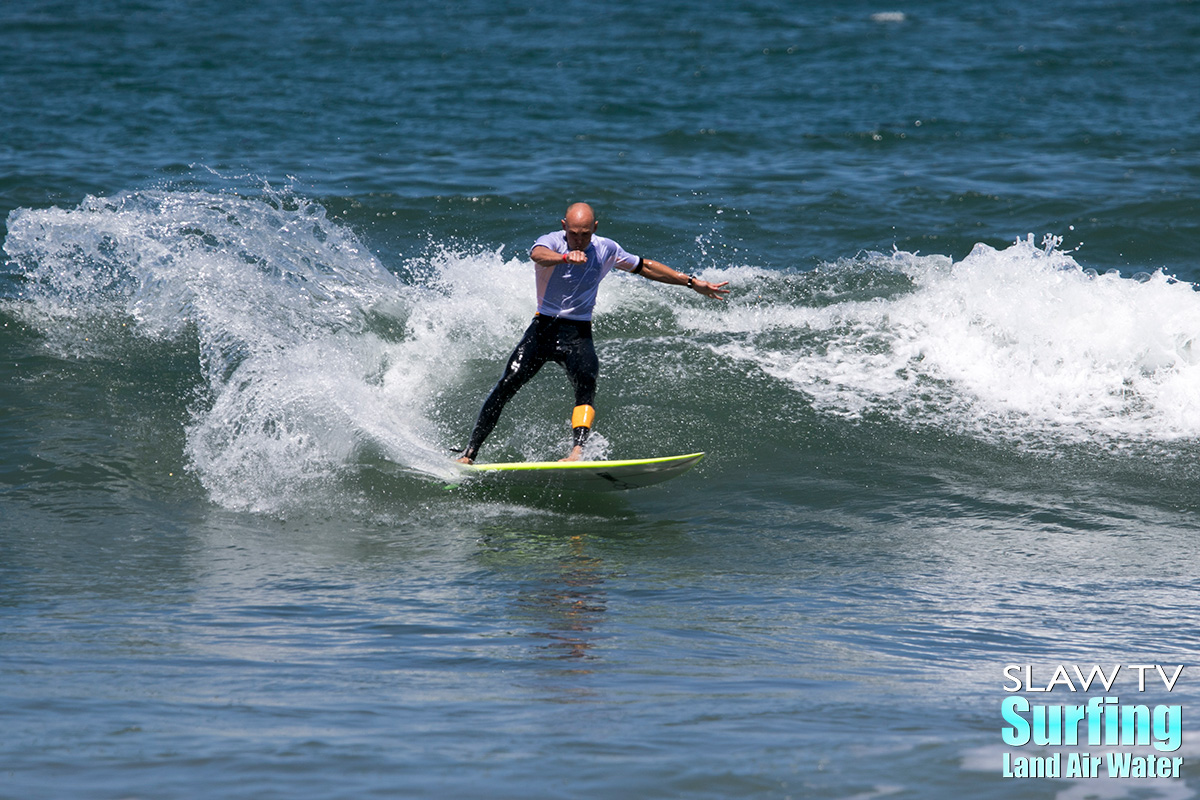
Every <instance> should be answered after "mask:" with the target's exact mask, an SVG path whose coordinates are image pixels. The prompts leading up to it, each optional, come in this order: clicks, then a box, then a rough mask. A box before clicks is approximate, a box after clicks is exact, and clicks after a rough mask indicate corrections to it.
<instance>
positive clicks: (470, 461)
mask: <svg viewBox="0 0 1200 800" xmlns="http://www.w3.org/2000/svg"><path fill="white" fill-rule="evenodd" d="M458 463H459V464H474V463H475V459H473V458H467V457H466V456H463V457H462V458H460V459H458Z"/></svg>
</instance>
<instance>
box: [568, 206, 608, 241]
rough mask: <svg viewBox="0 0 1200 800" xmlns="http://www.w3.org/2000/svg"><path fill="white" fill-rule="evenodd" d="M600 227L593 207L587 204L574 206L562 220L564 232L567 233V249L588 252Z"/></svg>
mask: <svg viewBox="0 0 1200 800" xmlns="http://www.w3.org/2000/svg"><path fill="white" fill-rule="evenodd" d="M598 225H599V223H598V222H596V214H595V213H594V212H593V211H592V207H591V206H589V205H588V204H587V203H575V204H573V205H572V206H571V207H570V208H568V209H567V215H566V216H565V217H563V220H562V227H563V230H564V231H566V232H567V247H568V248H570V249H571V250H587V248H588V245H590V244H591V243H592V234H593V233H595V232H596V228H597V226H598Z"/></svg>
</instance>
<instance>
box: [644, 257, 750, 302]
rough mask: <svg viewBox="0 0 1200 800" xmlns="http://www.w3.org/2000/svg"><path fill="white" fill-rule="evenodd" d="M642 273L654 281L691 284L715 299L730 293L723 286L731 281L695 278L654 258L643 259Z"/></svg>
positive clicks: (722, 298) (682, 284)
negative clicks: (715, 281) (709, 280)
mask: <svg viewBox="0 0 1200 800" xmlns="http://www.w3.org/2000/svg"><path fill="white" fill-rule="evenodd" d="M640 272H641V274H643V275H645V276H646V277H647V278H649V279H650V280H652V281H658V282H659V283H672V284H675V285H677V286H690V287H691V288H692V289H695V290H696V291H697V292H699V293H700V294H702V295H704V296H705V297H711V298H713V299H715V300H724V299H725V295H727V294H729V290H728V289H726V288H723V287H725V286H728V285H729V281H722V282H721V283H709V282H708V281H706V280H701V279H700V278H693V277H692V276H691V275H685V274H684V273H682V272H677V271H676V270H673V269H671V268H670V267H668V266H667V265H666V264H663V263H662V262H660V261H655V260H654V259H652V258H643V259H642V268H641V270H640Z"/></svg>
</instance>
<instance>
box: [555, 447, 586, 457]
mask: <svg viewBox="0 0 1200 800" xmlns="http://www.w3.org/2000/svg"><path fill="white" fill-rule="evenodd" d="M581 458H583V448H582V447H579V446H578V445H576V446H575V447H572V448H571V452H570V453H568V454H567V457H566V458H560V459H559V461H578V460H579V459H581Z"/></svg>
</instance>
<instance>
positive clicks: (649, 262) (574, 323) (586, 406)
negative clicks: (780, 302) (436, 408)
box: [458, 203, 729, 464]
mask: <svg viewBox="0 0 1200 800" xmlns="http://www.w3.org/2000/svg"><path fill="white" fill-rule="evenodd" d="M561 222H562V230H560V231H554V232H552V233H548V234H546V235H545V236H542V237H540V238H539V239H538V240H537V241H536V242H534V244H533V247H532V249H530V251H529V257H530V258H531V259H532V260H533V264H534V277H535V278H536V283H537V300H538V308H537V314H536V315H535V316H534V318H533V322H532V323H530V325H529V327H528V328H527V329H526V331H525V335H524V336H523V337H522V338H521V341H520V342H518V343H517V347H516V349H515V350H513V352H512V355H511V356H509V359H508V364H507V365H506V366H505V367H504V374H503V375H501V376H500V380H499V381H498V382H497V383H496V385H495V387H494V388H493V389H492V392H491V394H489V395H488V397H487V400H485V401H484V403H483V408H481V409H480V411H479V419H478V421H476V423H475V429H474V430H473V431H472V433H471V440H470V442H469V443H468V444H467V449H466V450H464V451H463V455H462V457H461V458H460V459H458V460H459V461H460V462H461V463H463V464H471V463H473V462H474V460H475V456H476V455H477V454H478V453H479V448H480V447H481V446H482V445H483V441H484V439H486V438H487V437H488V434H490V433H491V432H492V429H493V428H494V427H496V422H497V421H498V420H499V419H500V412H501V411H503V410H504V406H505V404H506V403H508V401H509V400H511V399H512V397H513V395H515V394H516V393H517V390H518V389H520V388H521V387H522V386H524V385H525V383H526V382H527V381H528V380H529V379H530V378H532V377H533V376H534V375H535V374H537V371H538V370H540V369H541V368H542V365H544V364H545V363H546V362H547V361H556V362H558V363H559V364H562V366H563V368H564V369H566V371H567V377H568V378H569V379H570V381H571V385H572V387H574V389H575V408H574V410H573V411H572V413H571V428H572V431H573V437H574V439H573V441H574V444H573V446H572V448H571V452H570V453H569V454H568V455H567V457H566V458H564V459H562V460H563V461H578V460H579V458H580V457H581V456H582V455H583V445H584V443H585V442H586V441H587V437H588V434H589V433H590V432H591V429H592V422H593V421H594V420H595V418H596V409H595V408H594V407H593V405H592V402H593V400H594V398H595V395H596V378H597V376H598V375H599V374H600V361H599V359H597V358H596V349H595V347H594V346H593V345H592V309H593V307H594V306H595V305H596V294H597V292H598V290H599V288H600V281H602V280H603V279H604V276H606V275H607V274H608V273H609V272H610V271H611V270H612V269H613V268H614V267H616V268H617V269H620V270H623V271H625V272H632V273H633V274H635V275H639V274H640V275H643V276H645V277H647V278H649V279H650V280H652V281H658V282H659V283H671V284H677V285H679V286H687V287H688V288H689V289H692V290H693V291H696V292H699V293H700V294H702V295H704V296H705V297H712V298H714V299H717V300H723V299H725V295H727V294H729V290H728V289H726V288H724V287H725V286H726V285H727V284H728V283H729V281H725V282H723V283H709V282H708V281H706V280H702V279H700V278H697V277H694V276H692V275H686V274H684V273H682V272H677V271H675V270H673V269H671V268H670V267H668V266H667V265H666V264H663V263H661V262H658V261H654V260H653V259H649V258H639V257H638V256H635V255H631V254H630V253H628V252H626V251H625V250H624V248H622V247H621V245H619V244H617V243H616V242H614V241H613V240H612V239H606V238H604V237H603V236H596V235H595V233H596V228H597V227H598V226H599V222H597V220H596V215H595V213H594V212H593V211H592V208H591V206H589V205H588V204H587V203H575V204H574V205H572V206H571V207H570V208H568V209H567V215H566V216H565V217H564V218H563V219H562V220H561Z"/></svg>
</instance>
